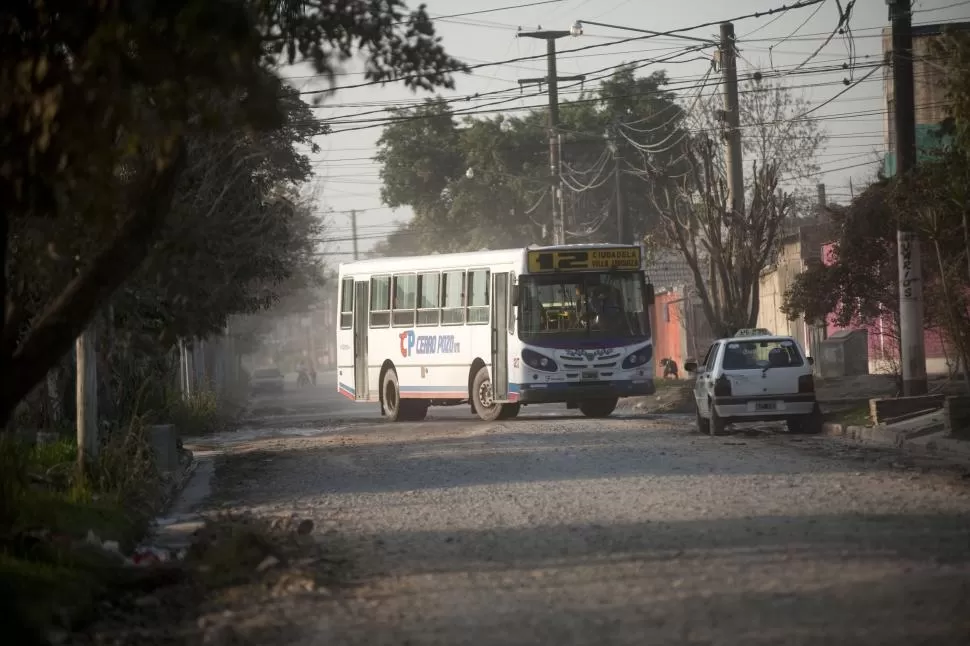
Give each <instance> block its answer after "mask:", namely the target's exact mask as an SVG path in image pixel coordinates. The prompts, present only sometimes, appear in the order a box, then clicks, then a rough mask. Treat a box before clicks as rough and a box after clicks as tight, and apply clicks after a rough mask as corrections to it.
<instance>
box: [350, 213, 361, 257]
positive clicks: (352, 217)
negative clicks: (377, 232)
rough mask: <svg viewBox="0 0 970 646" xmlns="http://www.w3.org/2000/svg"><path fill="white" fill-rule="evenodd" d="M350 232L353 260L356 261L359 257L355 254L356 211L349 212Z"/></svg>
mask: <svg viewBox="0 0 970 646" xmlns="http://www.w3.org/2000/svg"><path fill="white" fill-rule="evenodd" d="M350 230H351V235H353V236H354V260H358V259H359V255H358V253H357V211H354V210H351V211H350Z"/></svg>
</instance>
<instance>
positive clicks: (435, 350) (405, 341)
mask: <svg viewBox="0 0 970 646" xmlns="http://www.w3.org/2000/svg"><path fill="white" fill-rule="evenodd" d="M398 339H400V342H401V344H400V348H401V356H402V357H405V358H407V357H410V356H411V355H412V354H455V353H457V352H459V351H460V350H461V344H460V343H459V342H458V341H456V340H455V335H454V334H424V335H421V336H416V335H415V334H414V330H405V331H403V332H401V333H400V334H399V335H398Z"/></svg>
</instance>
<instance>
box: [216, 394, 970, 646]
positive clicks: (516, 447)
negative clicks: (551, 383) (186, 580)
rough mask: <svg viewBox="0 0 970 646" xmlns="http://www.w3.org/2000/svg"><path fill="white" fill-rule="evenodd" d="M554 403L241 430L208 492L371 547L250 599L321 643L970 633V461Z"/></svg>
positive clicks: (747, 645)
mask: <svg viewBox="0 0 970 646" xmlns="http://www.w3.org/2000/svg"><path fill="white" fill-rule="evenodd" d="M327 397H329V395H327ZM322 405H323V404H322ZM433 410H434V409H433ZM525 412H531V411H529V409H525ZM535 413H536V414H534V415H531V416H530V415H524V416H523V417H522V418H520V419H517V420H514V421H509V422H496V423H482V422H477V421H475V420H473V419H472V418H471V417H470V416H468V415H467V413H466V411H465V409H464V408H461V409H456V410H455V411H452V412H447V411H446V412H445V413H442V414H441V415H443V416H444V417H440V418H439V419H430V420H429V421H426V422H422V423H414V424H393V425H392V424H385V423H380V422H377V421H375V420H373V419H368V420H366V421H360V422H358V423H347V422H346V421H344V422H340V423H335V424H334V425H331V426H328V425H327V424H321V426H320V428H319V429H318V430H317V429H314V428H309V429H304V431H303V433H304V434H305V435H304V436H286V434H285V432H284V433H283V434H282V435H281V434H280V431H279V429H277V430H276V431H274V437H271V438H266V439H258V438H259V436H260V433H259V432H256V433H253V434H251V435H248V436H243V437H246V438H247V441H246V442H244V443H240V444H236V445H235V446H234V447H230V448H228V449H227V450H228V453H227V454H226V459H225V461H224V462H222V464H221V466H220V467H219V469H218V471H217V473H216V479H215V493H214V497H213V499H212V500H211V501H210V502H209V505H211V506H213V507H216V506H223V507H226V506H228V507H231V508H234V509H239V508H248V509H252V510H254V511H256V512H257V513H260V514H272V515H276V514H289V513H296V514H299V516H301V517H310V518H313V519H314V521H315V524H316V529H315V533H316V535H317V536H318V537H319V538H320V540H327V539H328V536H330V535H331V534H330V533H328V532H333V531H336V532H337V533H339V534H340V535H341V536H343V537H344V538H345V539H349V540H350V541H351V543H352V544H354V545H356V546H357V550H356V552H357V555H356V570H357V572H356V578H357V580H358V582H359V583H358V585H356V586H355V587H352V588H349V589H345V590H335V591H330V592H328V593H326V594H318V595H307V596H302V597H298V598H293V599H289V600H287V601H286V604H285V607H282V608H281V607H280V606H279V605H277V606H275V607H273V608H271V609H267V608H261V607H254V608H250V609H247V610H245V611H244V612H245V613H253V614H258V613H260V612H273V613H282V614H283V615H285V617H286V621H287V623H289V624H290V628H291V629H292V630H291V631H290V634H289V635H288V637H287V643H288V644H293V643H296V644H307V645H310V644H354V645H357V644H360V645H369V646H370V645H378V644H388V645H390V644H394V645H405V644H409V645H425V644H427V645H430V644H436V645H437V644H441V645H446V644H447V645H459V644H468V645H473V646H479V645H485V644H557V645H560V644H561V645H573V644H590V645H592V644H597V645H598V644H637V645H643V644H718V645H721V644H723V645H734V644H737V645H739V646H741V645H743V646H754V645H760V644H824V645H837V644H845V645H847V646H848V645H851V646H859V645H860V644H900V645H904V644H905V645H906V646H911V645H912V644H916V643H922V644H933V645H936V646H942V645H944V644H954V645H956V644H960V645H961V646H965V645H966V644H968V643H970V480H967V479H966V478H965V477H964V478H961V474H960V472H959V471H957V472H952V471H949V470H945V469H944V470H940V469H938V468H930V469H926V468H923V466H922V465H921V464H913V463H912V462H908V461H905V460H902V459H901V458H899V457H898V456H895V455H894V454H893V453H891V452H883V451H877V450H872V449H869V450H862V449H857V448H851V447H849V446H848V445H846V444H843V443H841V442H840V441H839V440H836V439H831V438H797V437H790V436H787V435H785V434H782V433H780V432H770V427H764V428H761V429H754V430H750V431H747V432H740V433H736V434H734V435H731V436H727V437H719V438H710V437H706V436H701V435H698V434H697V433H696V431H695V430H694V428H693V422H692V421H691V420H690V419H689V418H688V417H685V416H679V417H678V416H640V417H637V416H633V415H630V416H626V417H613V418H610V419H608V420H600V421H591V420H587V419H584V418H581V417H567V416H565V411H560V410H558V409H555V408H552V409H549V408H540V409H537V410H536V411H535ZM341 415H342V416H343V412H341ZM293 633H295V635H294V634H293ZM263 639H265V637H264V638H263Z"/></svg>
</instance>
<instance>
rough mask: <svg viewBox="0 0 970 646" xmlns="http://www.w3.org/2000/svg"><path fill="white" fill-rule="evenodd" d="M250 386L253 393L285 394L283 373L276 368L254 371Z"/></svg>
mask: <svg viewBox="0 0 970 646" xmlns="http://www.w3.org/2000/svg"><path fill="white" fill-rule="evenodd" d="M250 386H251V388H252V391H253V393H281V392H283V373H281V372H280V371H279V370H278V369H276V368H260V369H258V370H254V371H253V377H252V380H251V383H250Z"/></svg>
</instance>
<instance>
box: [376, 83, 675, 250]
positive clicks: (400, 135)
mask: <svg viewBox="0 0 970 646" xmlns="http://www.w3.org/2000/svg"><path fill="white" fill-rule="evenodd" d="M666 84H667V79H666V76H665V75H664V74H663V73H655V74H652V75H650V76H645V77H637V76H636V75H635V72H634V69H633V68H632V67H625V68H621V69H620V70H619V71H617V72H616V73H615V74H614V75H613V76H612V77H610V78H609V79H607V80H605V81H603V82H602V83H601V84H600V87H599V88H598V89H597V90H595V91H591V92H586V93H582V94H581V95H580V96H579V97H578V98H577V99H576V100H574V101H564V102H562V104H561V106H560V132H561V141H562V158H563V167H562V176H563V191H564V195H563V209H564V215H565V224H566V229H567V236H568V237H569V238H570V240H573V241H580V240H588V241H593V242H595V241H610V242H613V241H615V240H616V236H617V232H616V218H615V216H614V217H611V215H612V214H614V211H613V209H614V204H613V197H614V194H615V189H614V182H613V181H612V178H613V172H614V167H615V164H614V161H613V154H612V153H611V151H610V149H609V147H608V142H607V135H608V133H609V132H610V131H613V132H614V133H615V135H616V139H617V145H618V148H619V154H620V155H621V156H622V158H623V159H626V160H627V162H626V163H625V164H624V166H623V170H624V171H626V172H624V174H623V175H622V176H621V181H622V182H623V187H624V192H625V195H626V196H627V200H626V201H627V205H626V208H627V212H626V221H627V223H628V225H627V227H628V231H627V236H628V239H631V240H638V239H641V238H642V237H644V236H645V235H646V234H648V233H649V232H651V231H655V230H656V229H657V228H658V217H657V215H656V211H655V209H654V206H653V204H652V203H651V202H650V200H649V199H648V198H647V197H646V193H645V192H644V191H643V180H642V179H638V178H637V176H636V173H635V171H636V170H637V169H638V168H641V167H643V166H645V165H647V166H665V167H666V166H670V165H673V162H674V160H675V158H676V156H677V151H676V150H675V147H668V146H664V145H658V144H660V143H661V142H664V141H667V142H668V143H669V142H670V141H675V140H676V133H677V132H678V124H679V123H680V121H681V120H682V116H683V115H682V109H681V108H680V106H678V105H677V104H676V102H675V96H674V94H673V93H672V92H669V91H667V90H665V89H664V86H665V85H666ZM460 114H461V113H460V107H459V108H454V107H453V105H452V104H451V103H449V102H446V101H444V100H442V99H436V100H432V101H428V102H427V103H426V104H424V105H422V106H420V107H418V108H413V109H406V110H400V111H398V112H397V113H396V114H395V116H394V121H393V122H392V123H391V124H390V125H388V126H387V127H386V128H385V129H384V132H383V134H382V136H381V139H380V142H379V146H380V148H379V152H378V155H377V157H376V159H377V161H378V162H380V164H381V179H382V182H383V187H382V198H383V200H384V202H385V203H386V204H387V205H388V206H391V207H410V208H411V209H412V210H413V211H414V217H413V219H412V220H411V221H410V222H409V223H408V224H406V225H403V226H402V227H400V228H399V230H397V231H395V232H394V233H392V234H391V235H390V236H389V237H388V239H387V241H386V242H385V243H384V244H383V245H380V247H379V249H380V251H381V252H382V253H386V254H401V255H407V254H413V253H429V252H431V251H457V250H468V249H481V248H498V247H505V246H517V245H525V244H530V243H533V242H541V241H543V240H544V239H546V240H547V239H548V238H549V236H551V233H552V230H551V224H552V222H551V204H550V191H549V175H548V174H549V144H548V134H547V132H548V131H547V125H546V119H547V113H546V111H545V110H536V111H532V112H529V113H527V114H525V115H523V116H515V115H512V114H500V115H497V116H494V117H489V118H477V119H471V118H465V119H461V118H460ZM617 124H629V125H627V126H625V127H622V128H620V127H618V126H617ZM469 171H470V172H469ZM644 175H645V173H641V176H644ZM647 180H648V181H649V182H650V183H651V184H652V183H653V182H655V181H659V180H658V179H656V178H654V177H648V178H647ZM544 232H545V234H544ZM544 235H545V238H544Z"/></svg>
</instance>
